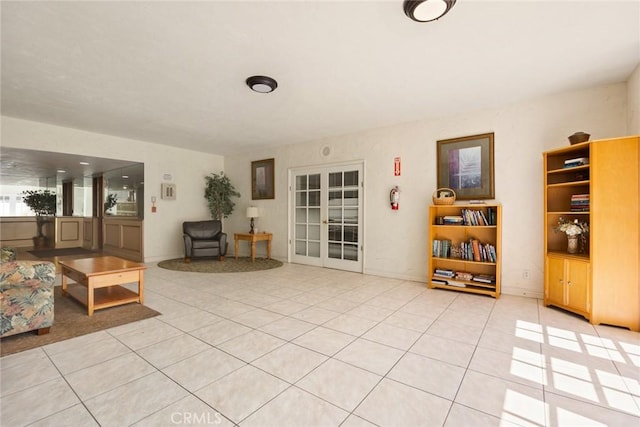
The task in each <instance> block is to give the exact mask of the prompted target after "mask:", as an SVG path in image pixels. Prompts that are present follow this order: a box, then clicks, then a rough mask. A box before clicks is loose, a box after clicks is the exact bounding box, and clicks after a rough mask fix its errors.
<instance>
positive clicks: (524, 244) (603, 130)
mask: <svg viewBox="0 0 640 427" xmlns="http://www.w3.org/2000/svg"><path fill="white" fill-rule="evenodd" d="M626 98H627V85H626V84H624V83H621V84H616V85H608V86H603V87H596V88H592V89H589V90H582V91H577V92H571V93H563V94H557V95H553V96H548V97H544V98H540V99H536V100H532V101H529V102H524V103H521V104H517V105H511V106H506V107H504V108H501V109H495V110H486V111H480V112H473V113H468V114H463V115H459V116H455V117H448V118H443V119H439V120H426V121H420V122H413V123H407V124H402V125H398V126H393V127H388V128H383V129H376V130H370V131H367V132H362V133H358V134H354V135H345V136H341V137H335V138H329V139H326V140H321V141H313V142H308V143H303V144H296V145H290V146H283V147H279V148H275V149H265V150H262V151H257V152H256V151H254V152H252V153H250V154H246V155H237V156H229V157H226V158H225V170H226V173H227V174H228V175H229V177H230V178H231V181H232V183H233V184H234V185H235V187H236V188H237V189H238V191H239V192H240V193H241V194H242V197H241V198H240V200H239V201H238V203H237V206H236V213H235V214H234V215H233V216H232V217H231V218H229V220H228V221H227V225H226V229H227V230H228V231H229V230H242V231H244V230H246V229H247V228H248V220H247V219H246V218H245V217H244V211H245V209H246V207H247V206H250V205H254V206H258V207H259V208H260V215H261V216H260V218H259V219H258V227H259V228H260V230H263V231H271V232H273V233H274V241H273V248H272V255H273V256H274V257H277V258H281V259H286V258H287V251H288V245H287V230H288V225H287V209H288V199H287V197H288V191H287V171H288V169H289V168H293V167H300V166H306V165H322V164H330V163H335V162H343V161H352V160H360V159H364V160H365V162H366V166H365V179H366V184H365V185H366V187H365V239H366V241H365V258H364V261H365V267H364V268H365V272H366V273H371V274H378V275H383V276H390V277H399V278H406V279H411V280H418V281H425V280H426V277H427V271H426V259H427V249H428V246H429V245H428V242H427V207H428V205H429V204H430V203H431V196H432V193H433V191H434V190H435V189H436V141H437V140H439V139H447V138H455V137H460V136H467V135H474V134H479V133H486V132H494V133H495V194H496V200H497V201H498V202H500V203H502V205H503V242H502V244H503V246H502V247H503V253H502V256H503V264H502V265H503V271H502V273H503V280H502V286H503V292H504V293H507V294H517V295H529V296H536V297H541V296H542V289H543V276H542V275H543V257H542V251H543V247H542V236H543V230H542V224H543V217H542V196H543V188H542V152H543V151H545V150H549V149H552V148H557V147H562V146H565V145H568V144H569V143H568V140H567V136H569V135H571V134H572V133H574V132H576V131H584V132H587V133H590V134H591V139H592V140H593V139H602V138H609V137H616V136H623V135H625V134H626V131H627V109H626ZM324 146H329V147H331V149H332V154H331V155H330V156H328V157H326V158H325V157H323V156H322V154H321V150H322V147H324ZM397 156H399V157H401V159H402V176H400V177H394V176H393V158H394V157H397ZM271 157H273V158H275V169H276V175H275V181H276V182H275V185H276V198H275V200H256V201H252V200H251V175H250V164H251V161H254V160H260V159H266V158H271ZM394 185H398V186H399V187H400V190H401V200H400V210H399V211H397V212H393V211H391V209H390V208H389V206H388V194H389V191H390V189H391V188H392V187H393V186H394ZM259 250H260V249H259ZM524 269H528V270H530V271H531V275H530V279H529V280H524V279H523V278H522V270H524Z"/></svg>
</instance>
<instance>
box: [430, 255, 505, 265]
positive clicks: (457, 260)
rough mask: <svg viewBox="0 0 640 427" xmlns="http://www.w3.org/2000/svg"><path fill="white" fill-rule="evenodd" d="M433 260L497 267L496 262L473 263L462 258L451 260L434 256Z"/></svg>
mask: <svg viewBox="0 0 640 427" xmlns="http://www.w3.org/2000/svg"><path fill="white" fill-rule="evenodd" d="M433 258H434V259H437V260H441V261H451V262H458V263H465V264H480V265H496V263H495V262H488V261H473V260H470V259H462V258H451V257H449V258H444V257H437V256H434V257H433Z"/></svg>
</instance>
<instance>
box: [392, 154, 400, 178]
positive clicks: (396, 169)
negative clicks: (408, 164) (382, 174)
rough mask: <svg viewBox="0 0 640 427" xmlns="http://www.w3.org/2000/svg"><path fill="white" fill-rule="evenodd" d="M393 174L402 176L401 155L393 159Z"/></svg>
mask: <svg viewBox="0 0 640 427" xmlns="http://www.w3.org/2000/svg"><path fill="white" fill-rule="evenodd" d="M393 176H400V157H396V158H394V159H393Z"/></svg>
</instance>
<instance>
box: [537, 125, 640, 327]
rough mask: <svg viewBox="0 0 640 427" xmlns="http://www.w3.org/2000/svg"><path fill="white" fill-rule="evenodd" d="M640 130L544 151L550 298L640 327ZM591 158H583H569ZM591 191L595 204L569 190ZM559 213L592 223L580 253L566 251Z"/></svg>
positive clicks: (598, 319)
mask: <svg viewBox="0 0 640 427" xmlns="http://www.w3.org/2000/svg"><path fill="white" fill-rule="evenodd" d="M639 139H640V138H639V137H638V136H633V137H626V138H614V139H606V140H598V141H591V142H584V143H581V144H575V145H571V146H568V147H564V148H560V149H557V150H552V151H547V152H545V153H543V163H544V258H545V283H544V304H545V305H546V306H549V305H553V306H557V307H560V308H562V309H565V310H568V311H571V312H574V313H577V314H580V315H582V316H584V317H585V318H586V319H588V320H589V321H590V322H591V323H594V324H601V323H604V324H611V325H616V326H623V327H627V328H629V329H631V330H633V331H638V330H639V329H640V290H639V288H640V284H639V280H640V273H639V268H640V237H639V236H640V234H639V233H638V224H639V223H640V213H639V202H638V200H639V192H640V187H639V183H638V179H639V175H638V164H639V163H640V151H639V148H638V140H639ZM578 158H585V159H587V161H586V162H585V163H586V164H584V165H579V166H575V167H565V161H567V160H571V159H578ZM579 194H582V195H584V194H588V195H589V210H588V211H584V212H574V211H572V210H571V196H573V195H579ZM560 217H564V218H565V219H567V220H571V221H572V220H574V219H577V220H578V221H580V222H586V223H588V224H589V228H590V232H589V238H588V244H587V245H586V247H585V248H584V251H583V252H582V253H578V254H569V253H568V252H567V236H566V235H565V234H564V233H562V232H555V231H554V227H556V226H557V224H558V220H559V218H560Z"/></svg>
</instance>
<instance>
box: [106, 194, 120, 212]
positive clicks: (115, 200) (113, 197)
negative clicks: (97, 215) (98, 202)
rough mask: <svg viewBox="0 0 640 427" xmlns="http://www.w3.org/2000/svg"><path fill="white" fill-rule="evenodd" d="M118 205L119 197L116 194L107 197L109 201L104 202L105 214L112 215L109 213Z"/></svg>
mask: <svg viewBox="0 0 640 427" xmlns="http://www.w3.org/2000/svg"><path fill="white" fill-rule="evenodd" d="M116 203H118V196H117V195H116V194H115V193H111V194H109V195H107V200H106V201H105V202H104V213H106V214H107V215H111V212H109V211H110V210H111V209H113V207H114V206H115V205H116Z"/></svg>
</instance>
